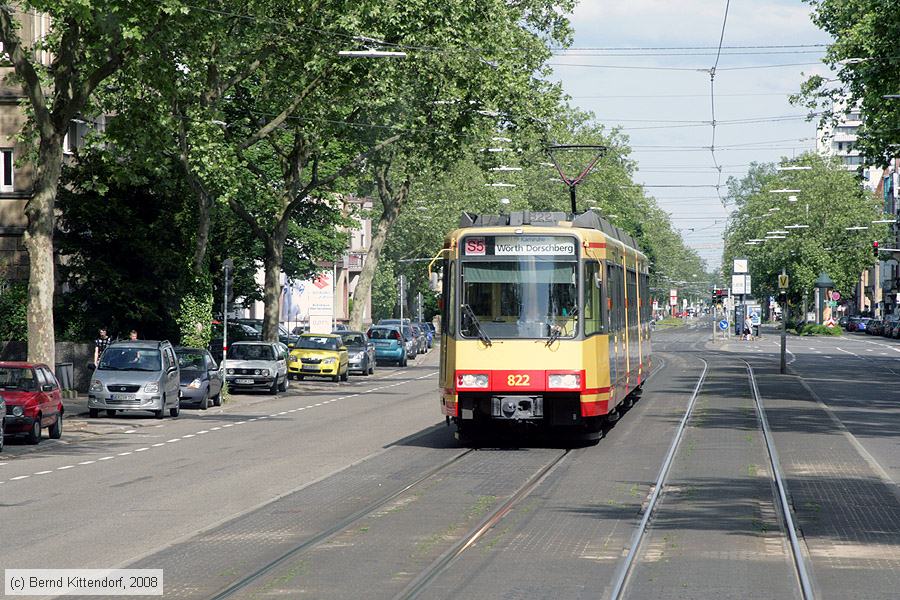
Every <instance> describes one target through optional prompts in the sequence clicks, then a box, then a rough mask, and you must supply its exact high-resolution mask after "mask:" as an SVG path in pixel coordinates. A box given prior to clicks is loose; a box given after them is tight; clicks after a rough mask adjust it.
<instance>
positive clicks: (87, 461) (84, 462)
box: [78, 460, 97, 465]
mask: <svg viewBox="0 0 900 600" xmlns="http://www.w3.org/2000/svg"><path fill="white" fill-rule="evenodd" d="M95 462H97V461H96V460H85V461H82V462H80V463H78V464H79V465H92V464H94V463H95Z"/></svg>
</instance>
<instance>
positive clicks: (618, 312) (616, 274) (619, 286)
mask: <svg viewBox="0 0 900 600" xmlns="http://www.w3.org/2000/svg"><path fill="white" fill-rule="evenodd" d="M623 279H624V277H623V275H622V267H620V266H618V265H608V267H607V277H606V284H607V287H608V292H607V293H608V296H609V304H610V307H609V308H610V310H609V329H610V331H619V330H621V329H622V327H623V326H624V325H625V314H624V310H625V282H624V281H623Z"/></svg>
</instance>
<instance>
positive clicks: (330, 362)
mask: <svg viewBox="0 0 900 600" xmlns="http://www.w3.org/2000/svg"><path fill="white" fill-rule="evenodd" d="M335 362H337V359H336V358H326V359H325V360H323V361H322V364H323V365H333V364H334V363H335Z"/></svg>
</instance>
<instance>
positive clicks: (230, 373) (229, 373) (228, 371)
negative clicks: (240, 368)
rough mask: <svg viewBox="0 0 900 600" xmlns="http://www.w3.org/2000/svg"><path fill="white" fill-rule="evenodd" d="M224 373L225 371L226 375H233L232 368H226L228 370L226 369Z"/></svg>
mask: <svg viewBox="0 0 900 600" xmlns="http://www.w3.org/2000/svg"><path fill="white" fill-rule="evenodd" d="M226 373H227V374H228V375H234V369H228V370H227V371H226Z"/></svg>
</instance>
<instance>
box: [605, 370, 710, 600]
mask: <svg viewBox="0 0 900 600" xmlns="http://www.w3.org/2000/svg"><path fill="white" fill-rule="evenodd" d="M700 361H702V362H703V371H702V372H701V373H700V377H699V378H698V379H697V385H696V386H694V391H693V393H691V399H690V400H689V401H688V406H687V409H686V410H685V411H684V416H683V417H682V418H681V422H680V423H679V424H678V429H677V430H676V431H675V436H674V437H673V439H672V444H671V445H670V446H669V451H668V453H666V458H665V460H664V461H663V464H662V467H660V469H659V475H657V477H656V484H655V485H654V488H653V493H651V494H650V499H649V501H648V502H647V508H646V509H645V510H644V516H643V517H642V518H641V522H640V523H639V524H638V527H637V529H635V532H634V534H633V535H632V537H631V544H630V547H629V549H628V554H626V556H625V560H624V561H622V564H621V565H620V566H619V570H618V572H617V574H616V579H615V582H614V584H613V590H612V594H611V595H610V599H611V600H619V599H620V598H622V594H623V593H624V591H625V584H626V583H627V582H628V578H629V577H630V576H631V573H632V571H633V568H634V563H635V561H636V559H637V556H638V552H639V551H640V548H641V544H642V542H643V540H644V535H645V534H646V532H647V525H648V524H649V523H650V518H651V517H652V516H653V512H654V510H655V509H656V504H657V502H658V501H659V498H660V496H661V495H662V489H663V487H664V486H665V483H666V479H667V478H668V476H669V470H670V468H671V466H672V462H673V461H674V459H675V453H676V452H677V451H678V447H679V446H680V445H681V440H682V438H683V437H684V430H685V429H686V427H687V423H688V421H689V420H690V417H691V414H692V413H693V412H694V404H696V401H697V395H698V394H699V393H700V388H701V387H703V382H704V381H705V380H706V373H707V372H708V371H709V363H708V362H707V361H706V360H704V359H702V358H701V359H700Z"/></svg>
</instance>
